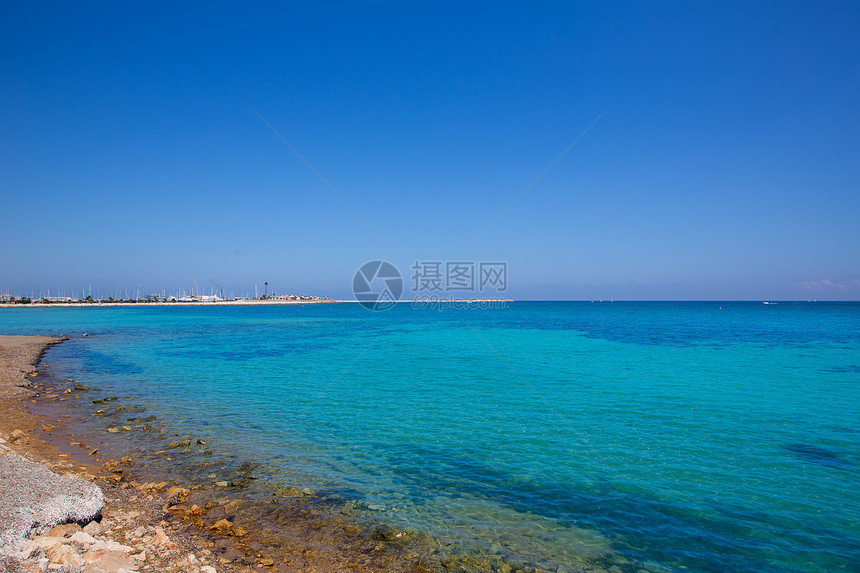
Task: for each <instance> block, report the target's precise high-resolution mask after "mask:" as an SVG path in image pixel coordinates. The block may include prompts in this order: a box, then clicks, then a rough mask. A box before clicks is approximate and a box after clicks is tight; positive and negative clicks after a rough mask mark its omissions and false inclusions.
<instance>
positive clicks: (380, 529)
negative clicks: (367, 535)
mask: <svg viewBox="0 0 860 573" xmlns="http://www.w3.org/2000/svg"><path fill="white" fill-rule="evenodd" d="M398 537H400V535H398V533H397V530H396V529H394V528H393V527H391V526H390V525H384V524H383V525H377V526H376V527H375V528H374V529H373V538H374V539H378V540H379V541H391V540H393V539H396V538H398Z"/></svg>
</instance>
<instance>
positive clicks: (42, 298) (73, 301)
mask: <svg viewBox="0 0 860 573" xmlns="http://www.w3.org/2000/svg"><path fill="white" fill-rule="evenodd" d="M278 302H280V303H302V302H306V303H312V302H334V301H333V300H331V299H330V298H329V297H327V296H314V295H299V294H280V295H279V294H275V293H272V294H268V293H266V294H257V295H256V296H232V295H226V296H225V295H224V294H223V293H222V294H220V295H219V294H215V293H214V292H211V293H210V294H199V293H196V292H195V293H193V294H187V293H182V292H180V293H176V294H167V293H165V292H162V293H152V294H147V295H140V294H139V293H138V294H135V295H131V296H129V295H128V294H125V296H123V295H122V294H120V293H119V292H115V293H112V294H109V295H107V296H102V295H100V294H97V295H96V296H93V295H92V294H86V295H84V293H82V294H81V295H80V296H74V295H72V296H52V295H50V294H49V293H40V294H38V295H31V294H30V293H25V294H23V295H16V294H13V293H9V292H5V293H0V304H4V305H14V304H26V305H48V304H50V305H90V304H92V305H98V304H201V303H232V304H243V303H245V304H253V303H278Z"/></svg>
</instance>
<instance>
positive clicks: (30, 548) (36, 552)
mask: <svg viewBox="0 0 860 573" xmlns="http://www.w3.org/2000/svg"><path fill="white" fill-rule="evenodd" d="M43 553H44V551H43V550H42V548H41V547H40V546H39V544H38V543H36V542H35V541H33V540H30V541H28V542H27V543H26V544H25V545H24V548H23V549H22V550H21V557H22V558H24V559H36V558H37V557H41V556H42V554H43Z"/></svg>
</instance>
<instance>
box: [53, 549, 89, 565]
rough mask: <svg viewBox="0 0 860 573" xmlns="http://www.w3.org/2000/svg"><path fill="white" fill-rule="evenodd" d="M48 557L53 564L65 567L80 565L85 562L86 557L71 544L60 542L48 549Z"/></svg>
mask: <svg viewBox="0 0 860 573" xmlns="http://www.w3.org/2000/svg"><path fill="white" fill-rule="evenodd" d="M47 554H48V559H49V560H50V561H51V563H53V564H57V565H62V566H63V567H80V566H82V565H83V564H84V558H83V557H81V556H80V555H78V553H77V552H76V551H75V550H74V549H72V548H71V546H69V545H65V544H59V545H55V546H53V547H51V549H49V550H48V551H47Z"/></svg>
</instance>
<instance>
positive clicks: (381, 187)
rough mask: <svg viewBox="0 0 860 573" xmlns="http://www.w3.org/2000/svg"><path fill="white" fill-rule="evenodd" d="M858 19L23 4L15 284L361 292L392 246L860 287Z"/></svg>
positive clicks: (16, 79)
mask: <svg viewBox="0 0 860 573" xmlns="http://www.w3.org/2000/svg"><path fill="white" fill-rule="evenodd" d="M857 30H860V5H858V4H857V3H852V2H807V3H796V2H770V3H765V2H713V3H711V2H671V3H659V2H658V3H640V2H630V3H626V2H576V3H573V2H570V3H565V2H546V3H521V4H510V3H471V4H465V5H464V4H463V3H436V2H434V3H429V2H428V3H394V2H391V3H381V2H371V3H355V4H345V3H327V2H324V3H302V4H294V5H283V4H281V3H272V4H257V5H252V6H245V5H239V4H238V3H237V4H219V3H199V4H191V3H188V4H181V5H180V6H175V5H172V4H167V3H164V4H156V3H149V4H140V5H133V6H118V5H116V4H111V3H104V4H98V3H85V4H70V3H55V4H51V3H47V4H26V3H5V4H4V6H3V7H2V8H0V205H2V207H0V244H2V249H0V291H3V290H5V289H7V288H8V289H11V290H12V291H16V292H22V291H25V290H29V289H31V288H33V287H35V288H36V289H37V290H42V289H51V290H52V292H56V291H58V290H60V289H65V290H69V289H72V288H73V289H76V292H80V291H81V290H82V289H85V288H88V287H89V285H93V289H94V290H95V289H96V288H97V287H99V288H101V289H102V290H103V291H107V290H110V289H117V288H120V289H129V290H132V291H133V290H134V289H139V288H142V289H144V290H145V291H151V290H162V289H167V290H168V291H173V290H176V289H180V288H185V289H190V288H191V286H192V284H193V281H194V280H195V279H196V281H197V283H198V284H200V285H204V286H205V285H209V286H211V282H210V279H212V280H214V281H215V282H217V283H218V284H220V285H221V286H222V287H224V288H225V289H227V290H232V291H236V292H248V291H250V292H252V293H253V289H254V285H255V284H258V285H260V288H261V289H262V284H263V282H264V281H268V282H269V284H270V287H269V289H270V290H274V291H276V292H283V293H286V292H294V293H313V294H326V295H330V296H333V297H347V296H349V297H351V292H350V289H351V284H352V277H353V273H354V272H355V270H356V269H357V268H358V267H359V266H360V265H361V264H362V263H364V262H365V261H368V260H372V259H385V260H389V261H391V262H392V263H394V264H395V265H396V266H398V268H400V269H401V271H402V272H403V273H404V275H406V282H407V286H409V284H410V283H411V281H410V280H409V279H410V276H409V275H410V273H411V271H410V270H409V269H410V267H411V266H412V264H413V263H414V262H415V261H416V260H420V261H476V262H480V261H505V262H507V263H508V281H509V290H508V292H507V294H508V295H509V296H511V297H513V298H519V299H573V300H580V299H597V298H603V299H610V298H614V299H634V300H647V299H664V300H665V299H669V300H690V299H693V300H695V299H720V300H725V299H753V300H759V299H795V300H797V299H802V300H805V299H818V300H827V299H834V300H858V299H860V225H858V224H857V219H858V214H860V104H858V102H860V34H857ZM258 114H259V116H262V117H263V118H265V120H266V121H268V122H269V123H270V124H271V126H272V127H274V128H275V129H276V130H277V131H278V132H279V133H280V134H281V135H282V136H283V137H284V138H285V139H286V140H287V141H288V142H289V143H290V144H291V145H292V146H294V147H295V149H297V150H298V151H299V152H300V153H301V154H302V156H304V157H305V158H306V160H307V161H308V162H309V163H310V165H312V166H313V167H314V168H315V169H316V170H317V171H318V172H319V173H320V174H321V175H322V176H323V177H325V179H326V180H327V181H329V182H330V184H331V185H332V186H333V187H334V188H335V189H336V191H337V193H339V194H340V195H341V196H342V197H343V198H345V199H346V201H347V202H348V203H349V204H350V205H351V206H352V208H350V206H348V205H347V204H346V203H345V202H344V201H342V200H341V198H339V197H338V194H337V193H335V192H333V191H332V190H331V189H330V188H329V187H328V186H326V184H325V183H324V182H323V181H322V180H321V179H320V178H318V177H317V175H316V174H315V173H314V172H313V171H312V170H311V169H310V168H309V167H308V166H307V165H306V164H305V163H303V162H302V161H301V159H299V157H297V156H296V155H295V154H294V153H293V151H291V150H290V149H289V147H288V146H286V145H285V144H284V143H283V142H282V141H281V140H280V139H279V138H278V137H277V135H276V134H275V133H274V132H273V131H272V130H271V129H270V128H269V127H268V126H267V125H266V123H265V122H264V121H262V120H261V119H260V117H259V116H258ZM601 114H602V115H601ZM598 118H599V119H598ZM595 120H597V121H596V123H595ZM592 124H593V125H592ZM589 125H592V126H591V128H590V129H587V128H588V126H589ZM583 131H585V133H584V134H583ZM580 135H581V138H580V139H579V140H578V141H577V143H576V144H575V145H573V147H571V148H570V150H569V151H568V152H567V153H566V154H564V155H563V156H562V157H561V158H560V159H558V161H557V162H556V163H554V164H553V166H552V167H551V168H550V169H549V170H548V171H546V173H545V174H544V175H543V176H542V177H541V178H540V179H539V180H538V181H537V182H536V183H534V185H533V186H531V187H529V185H530V184H532V182H533V181H534V180H535V179H536V178H537V177H538V176H539V175H540V174H541V173H542V172H543V171H544V170H545V168H546V167H547V166H548V165H550V164H551V163H552V162H553V160H555V159H556V158H557V157H558V156H559V154H561V153H562V151H563V150H564V149H565V148H567V147H568V145H569V144H570V143H571V142H572V141H574V140H575V139H576V138H577V137H579V136H580ZM518 197H519V199H518V200H517V198H518ZM515 200H516V201H515ZM512 202H513V205H511V203H512ZM508 206H510V208H509V209H507V208H508ZM353 209H354V210H355V211H357V212H358V213H360V214H361V216H362V217H363V218H364V219H365V220H366V221H367V222H369V223H370V226H372V227H373V229H371V228H370V227H369V226H368V225H366V224H365V222H364V221H362V218H360V217H359V216H357V215H356V213H355V212H354V211H353ZM506 209H507V210H506ZM502 213H503V215H502V216H501V217H500V218H499V215H500V214H502ZM497 219H498V220H497ZM495 220H497V221H496V222H495V224H493V225H492V226H491V227H490V228H489V229H488V230H487V231H486V232H485V233H483V234H482V231H483V230H484V229H485V228H486V227H487V226H488V225H490V224H491V223H492V222H493V221H495ZM374 230H375V231H374ZM379 235H381V236H382V237H383V238H380V236H379ZM383 239H384V240H383Z"/></svg>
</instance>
